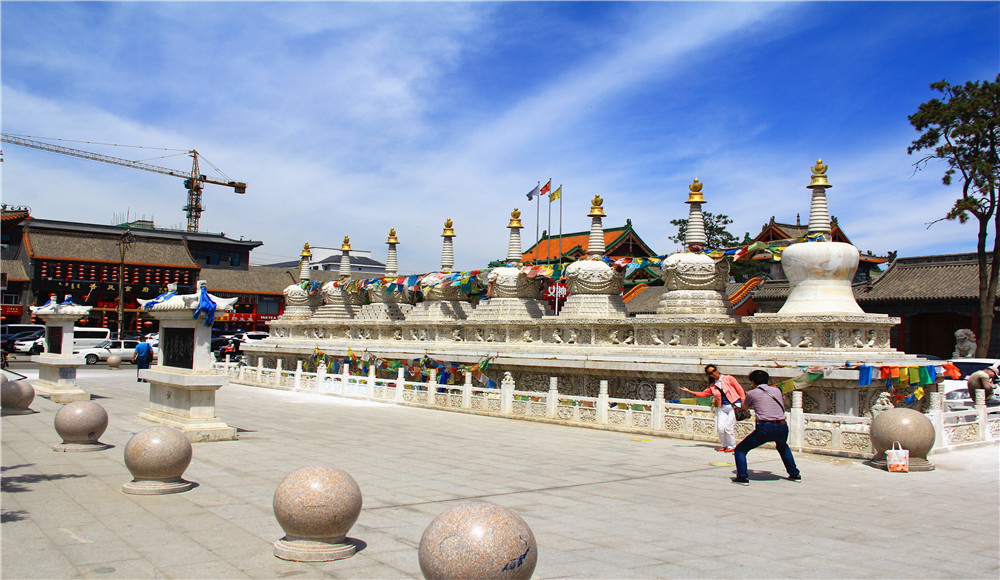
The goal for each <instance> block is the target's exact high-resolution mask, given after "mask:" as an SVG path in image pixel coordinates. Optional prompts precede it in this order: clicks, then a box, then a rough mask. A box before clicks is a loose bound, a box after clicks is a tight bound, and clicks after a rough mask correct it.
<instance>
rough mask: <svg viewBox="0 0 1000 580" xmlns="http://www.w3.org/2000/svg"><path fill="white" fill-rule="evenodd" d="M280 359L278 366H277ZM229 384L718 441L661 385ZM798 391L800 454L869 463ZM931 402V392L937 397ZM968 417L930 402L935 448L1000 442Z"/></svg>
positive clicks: (975, 414) (997, 424)
mask: <svg viewBox="0 0 1000 580" xmlns="http://www.w3.org/2000/svg"><path fill="white" fill-rule="evenodd" d="M279 360H280V359H279ZM216 368H218V369H220V370H222V371H223V372H225V373H227V374H228V375H229V377H230V380H232V381H233V382H235V383H240V384H246V385H254V386H260V387H266V388H276V389H286V390H295V391H303V392H312V393H322V394H328V395H332V396H340V397H349V398H357V399H365V400H369V401H377V402H384V403H395V404H402V405H410V406H417V407H426V408H433V409H441V410H449V411H456V412H465V413H475V414H483V415H491V416H498V417H507V418H512V419H522V420H530V421H542V422H551V423H558V424H564V425H571V426H583V427H593V428H600V429H610V430H617V431H623V432H628V433H637V434H644V435H656V436H668V437H676V438H681V439H691V440H696V441H711V442H715V441H716V433H715V414H714V412H713V410H712V409H711V408H709V407H705V406H699V405H684V404H676V403H669V402H667V400H666V399H665V397H664V385H663V383H657V384H656V385H655V390H654V392H653V393H652V394H651V399H624V398H616V397H611V396H609V394H608V381H607V380H602V381H601V384H600V389H599V391H598V394H597V396H580V395H570V394H565V393H561V392H559V388H558V386H559V381H558V379H557V378H556V377H551V378H550V380H549V388H548V390H523V389H519V388H518V387H517V385H516V384H515V382H514V380H513V378H512V377H511V375H510V374H509V373H508V374H506V375H505V377H504V380H503V381H501V382H500V386H499V388H485V387H475V386H473V385H472V379H471V374H466V380H465V383H464V384H461V385H440V384H437V381H436V372H435V371H434V370H433V369H432V370H431V375H430V377H429V379H428V380H427V381H410V380H406V379H405V378H404V375H403V371H402V370H400V371H399V373H398V374H397V376H396V377H395V378H390V379H386V378H378V377H376V375H375V370H374V367H370V369H369V373H368V375H365V376H357V375H352V374H351V372H350V366H349V365H346V364H345V365H343V366H342V368H341V370H340V372H338V373H327V372H326V369H325V367H324V366H323V365H320V367H319V368H318V369H317V371H316V372H305V371H303V370H302V365H301V363H299V364H298V365H296V368H295V369H287V370H286V369H283V368H282V366H281V365H280V364H277V365H275V366H274V367H272V368H265V366H264V362H263V358H258V359H257V361H256V364H254V365H250V366H248V365H245V364H242V363H231V362H229V361H228V360H227V361H226V362H224V363H218V364H216ZM808 390H809V389H805V390H804V391H794V392H792V393H791V394H790V395H791V396H790V397H788V398H789V399H790V400H791V401H790V402H791V404H790V406H789V411H788V414H787V416H788V426H789V444H790V445H791V446H792V447H793V448H794V449H796V450H798V451H805V452H811V453H819V454H825V455H837V456H845V457H854V458H865V459H867V458H871V457H872V454H873V452H872V449H871V442H870V438H869V427H870V424H871V418H869V417H853V416H845V415H829V414H815V413H807V412H805V408H804V405H803V400H804V394H805V393H806V392H807V391H808ZM935 395H936V393H935ZM978 403H979V404H978V405H977V407H976V409H975V410H974V411H961V412H942V410H941V398H940V397H938V396H935V397H932V404H931V407H932V409H931V412H930V413H928V416H930V417H931V419H932V421H933V422H934V424H935V428H936V429H937V433H938V442H937V444H936V449H938V450H944V449H953V448H955V447H959V446H963V445H968V444H972V443H980V442H983V441H996V440H998V439H1000V415H998V414H997V413H993V414H989V413H987V408H986V405H985V401H979V402H978ZM752 430H753V422H752V420H748V421H743V422H740V423H738V424H737V426H736V436H737V438H738V439H740V438H743V437H745V436H746V435H747V434H748V433H749V432H750V431H752Z"/></svg>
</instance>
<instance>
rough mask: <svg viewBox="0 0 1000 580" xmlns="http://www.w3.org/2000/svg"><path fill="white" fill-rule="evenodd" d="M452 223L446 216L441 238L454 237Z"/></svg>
mask: <svg viewBox="0 0 1000 580" xmlns="http://www.w3.org/2000/svg"><path fill="white" fill-rule="evenodd" d="M452 225H453V224H452V223H451V218H448V219H447V220H445V222H444V232H443V233H442V234H441V237H442V238H454V237H455V230H453V229H451V228H452Z"/></svg>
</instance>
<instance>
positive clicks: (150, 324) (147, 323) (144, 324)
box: [142, 320, 153, 328]
mask: <svg viewBox="0 0 1000 580" xmlns="http://www.w3.org/2000/svg"><path fill="white" fill-rule="evenodd" d="M142 325H143V326H145V327H146V328H149V327H150V326H153V322H152V321H150V320H147V321H146V322H143V323H142Z"/></svg>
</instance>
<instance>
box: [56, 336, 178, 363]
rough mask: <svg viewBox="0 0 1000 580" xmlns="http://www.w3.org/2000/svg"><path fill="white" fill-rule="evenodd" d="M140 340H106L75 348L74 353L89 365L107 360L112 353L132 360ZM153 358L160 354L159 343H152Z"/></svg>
mask: <svg viewBox="0 0 1000 580" xmlns="http://www.w3.org/2000/svg"><path fill="white" fill-rule="evenodd" d="M137 344H139V341H138V340H105V341H104V342H102V343H100V344H98V345H97V346H95V347H93V348H81V349H79V350H74V351H73V354H75V355H77V356H82V357H83V360H84V361H86V363H87V364H88V365H96V364H97V363H98V362H99V361H106V360H108V357H109V356H111V355H115V356H117V357H119V358H121V359H122V362H132V353H133V352H135V347H136V345H137ZM152 347H153V360H154V361H155V360H156V357H157V356H158V355H159V351H160V349H159V348H158V347H159V345H158V344H154V345H152Z"/></svg>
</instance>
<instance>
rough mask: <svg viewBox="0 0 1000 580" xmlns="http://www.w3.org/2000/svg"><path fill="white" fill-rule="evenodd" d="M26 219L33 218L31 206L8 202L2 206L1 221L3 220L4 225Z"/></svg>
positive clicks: (0, 210) (0, 209) (0, 211)
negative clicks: (9, 203)
mask: <svg viewBox="0 0 1000 580" xmlns="http://www.w3.org/2000/svg"><path fill="white" fill-rule="evenodd" d="M24 219H31V208H29V207H27V206H23V205H8V204H6V203H5V204H3V205H2V206H0V221H2V222H3V226H4V227H9V226H11V225H13V224H16V223H19V222H20V221H21V220H24Z"/></svg>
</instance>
